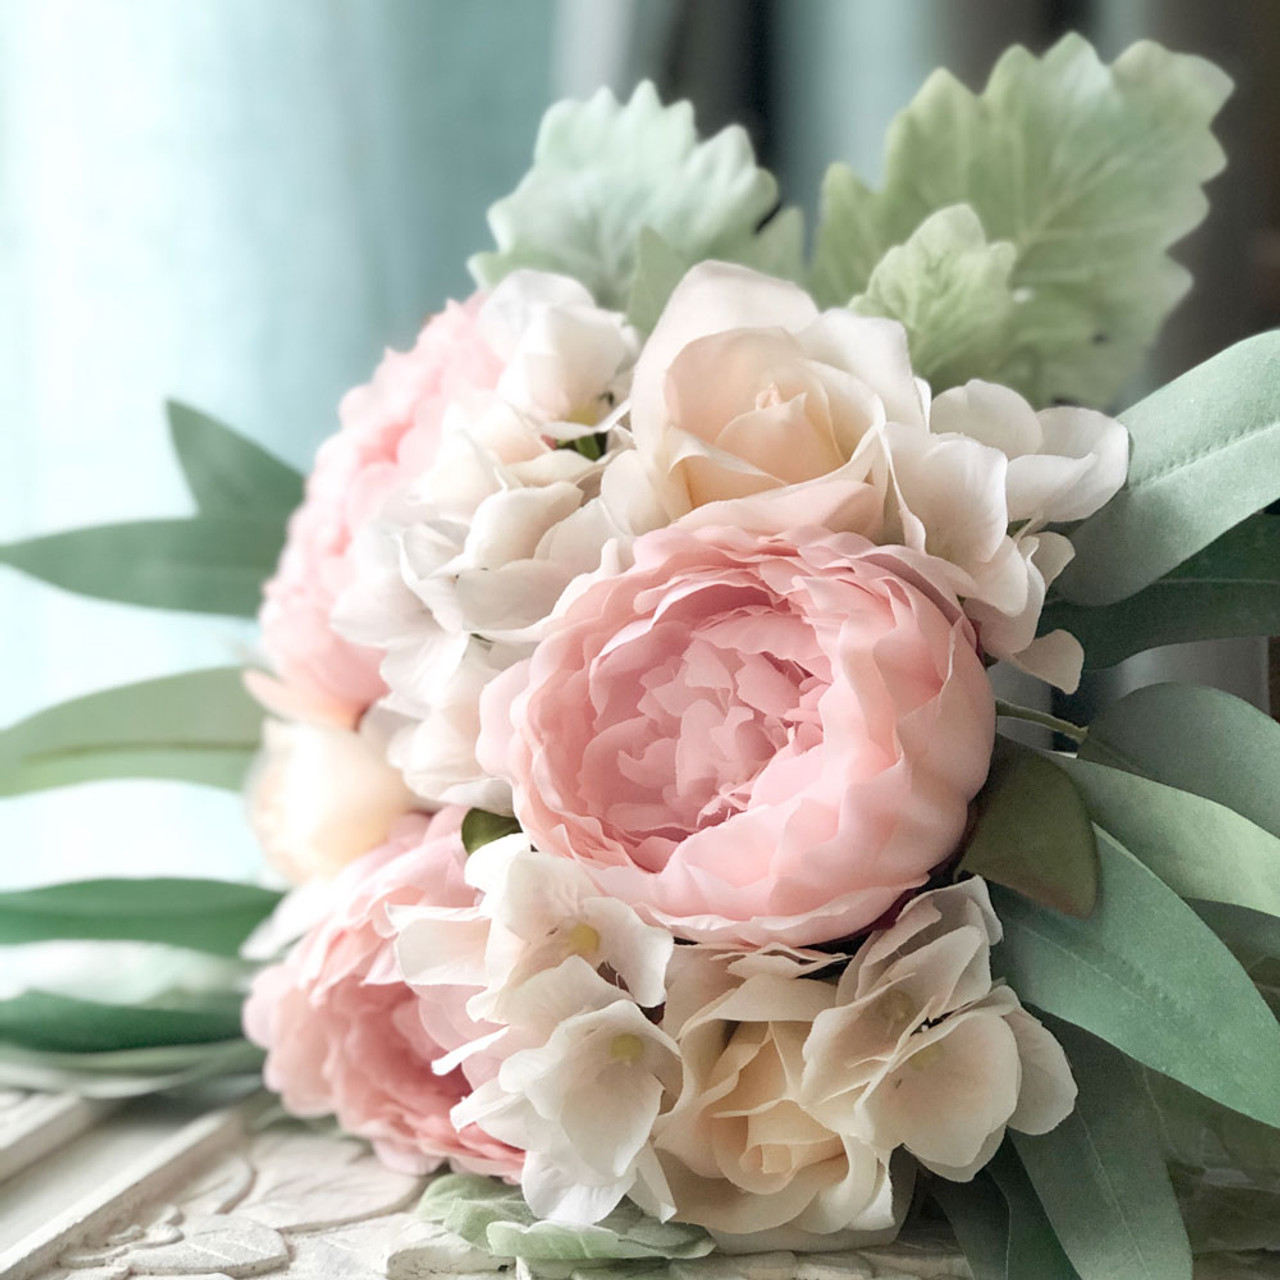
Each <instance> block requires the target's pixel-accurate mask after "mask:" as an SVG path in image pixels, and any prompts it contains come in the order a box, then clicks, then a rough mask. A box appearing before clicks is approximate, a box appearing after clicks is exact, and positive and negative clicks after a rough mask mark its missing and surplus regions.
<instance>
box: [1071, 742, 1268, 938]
mask: <svg viewBox="0 0 1280 1280" xmlns="http://www.w3.org/2000/svg"><path fill="white" fill-rule="evenodd" d="M1054 761H1055V763H1056V764H1057V767H1058V768H1059V769H1061V770H1063V771H1064V772H1065V773H1066V774H1067V775H1068V777H1070V778H1071V780H1072V782H1074V783H1075V785H1076V788H1077V790H1078V791H1079V793H1080V795H1081V796H1083V797H1084V803H1085V805H1086V807H1087V808H1088V811H1089V816H1090V817H1091V818H1092V819H1093V820H1094V822H1096V823H1097V824H1098V825H1099V826H1100V827H1104V828H1105V829H1106V830H1107V831H1109V832H1110V833H1111V834H1112V835H1113V836H1115V838H1116V839H1117V840H1119V841H1120V843H1121V844H1122V845H1124V847H1125V848H1126V849H1128V850H1129V851H1130V852H1131V853H1132V854H1134V855H1135V856H1136V857H1138V858H1141V859H1142V861H1143V862H1144V863H1145V864H1146V865H1147V866H1148V867H1150V868H1151V870H1152V871H1154V872H1155V873H1156V875H1158V876H1159V877H1160V879H1161V880H1163V881H1164V882H1165V884H1167V885H1168V886H1169V887H1170V888H1171V889H1173V890H1174V892H1176V893H1178V894H1179V895H1180V896H1182V897H1184V898H1207V899H1209V900H1211V901H1214V902H1228V903H1233V904H1235V905H1236V906H1240V907H1249V908H1251V909H1252V910H1255V911H1265V912H1269V913H1270V914H1271V915H1273V916H1280V838H1277V837H1276V836H1273V835H1272V834H1271V833H1270V832H1269V831H1264V830H1263V829H1262V828H1261V827H1259V826H1256V825H1255V824H1254V823H1252V822H1250V821H1249V819H1248V818H1244V817H1241V815H1240V814H1238V813H1236V812H1235V810H1233V809H1228V808H1227V807H1226V806H1225V805H1220V804H1217V803H1215V802H1214V801H1212V800H1206V799H1205V798H1204V797H1203V796H1197V795H1193V794H1192V793H1191V792H1189V791H1179V790H1178V789H1177V788H1176V787H1168V786H1165V785H1164V784H1163V783H1160V782H1153V781H1152V780H1151V779H1149V778H1144V777H1142V776H1141V775H1139V774H1135V773H1128V772H1126V771H1125V770H1123V769H1111V768H1107V767H1106V766H1105V765H1101V764H1092V763H1090V762H1089V761H1087V760H1073V759H1071V758H1070V757H1069V756H1055V757H1054ZM1275 927H1276V929H1277V932H1278V933H1280V920H1277V921H1276V922H1275Z"/></svg>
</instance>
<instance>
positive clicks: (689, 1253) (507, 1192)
mask: <svg viewBox="0 0 1280 1280" xmlns="http://www.w3.org/2000/svg"><path fill="white" fill-rule="evenodd" d="M418 1216H419V1217H420V1218H422V1219H424V1220H425V1221H427V1222H436V1223H439V1224H440V1225H442V1226H443V1227H445V1228H446V1229H447V1230H449V1231H451V1232H453V1233H454V1234H455V1235H458V1236H460V1237H461V1238H462V1239H464V1240H466V1241H467V1242H468V1243H469V1244H472V1245H475V1246H477V1247H479V1248H483V1249H485V1250H487V1251H488V1252H489V1253H490V1254H493V1255H495V1256H498V1257H513V1258H521V1259H524V1260H526V1261H529V1262H533V1263H535V1264H536V1263H570V1264H572V1263H575V1262H597V1261H608V1260H613V1259H627V1258H630V1259H647V1258H654V1259H659V1258H662V1259H667V1258H700V1257H704V1256H705V1255H706V1254H708V1253H710V1252H711V1251H712V1249H714V1248H715V1242H714V1241H713V1240H712V1239H711V1237H710V1236H709V1235H707V1233H706V1232H705V1231H703V1230H702V1228H701V1227H695V1226H691V1225H690V1224H688V1223H684V1222H665V1223H664V1222H658V1221H657V1220H656V1219H654V1218H650V1217H649V1216H648V1215H647V1214H645V1213H643V1212H641V1210H640V1209H638V1208H637V1207H636V1206H635V1205H633V1204H632V1203H631V1202H630V1201H624V1202H623V1203H622V1204H621V1205H619V1206H618V1208H616V1209H615V1210H614V1211H613V1212H612V1213H611V1214H609V1215H608V1217H606V1218H604V1219H602V1220H601V1221H600V1222H598V1223H596V1225H595V1226H586V1227H575V1226H572V1225H570V1224H567V1223H557V1222H542V1221H539V1220H538V1218H537V1217H536V1216H535V1215H534V1213H533V1211H532V1210H531V1209H530V1208H529V1206H528V1205H527V1204H526V1203H525V1201H524V1197H523V1196H522V1195H521V1194H520V1190H519V1188H518V1187H511V1186H508V1185H507V1184H505V1183H502V1182H499V1181H498V1180H497V1179H496V1178H485V1177H481V1176H479V1175H477V1174H449V1175H446V1176H444V1177H442V1178H437V1179H435V1181H433V1182H432V1183H431V1185H430V1186H429V1187H428V1188H427V1189H426V1191H425V1192H424V1194H423V1197H422V1200H421V1201H420V1202H419V1205H418Z"/></svg>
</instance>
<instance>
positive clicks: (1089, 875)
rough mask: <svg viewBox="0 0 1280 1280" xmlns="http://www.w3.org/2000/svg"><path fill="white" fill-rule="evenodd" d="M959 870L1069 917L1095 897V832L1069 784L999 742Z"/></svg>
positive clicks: (1029, 753) (1036, 759)
mask: <svg viewBox="0 0 1280 1280" xmlns="http://www.w3.org/2000/svg"><path fill="white" fill-rule="evenodd" d="M975 808H976V819H975V821H974V825H973V829H972V832H971V834H970V836H969V839H968V842H967V844H966V846H965V851H964V856H963V858H961V860H960V865H959V867H958V868H957V870H959V871H967V872H969V873H970V874H971V875H977V876H982V877H984V878H985V879H987V880H989V881H991V882H993V883H995V884H1002V885H1004V886H1006V888H1009V889H1013V890H1015V891H1016V892H1018V893H1020V894H1023V895H1024V896H1025V897H1028V898H1030V899H1032V900H1033V901H1035V902H1040V903H1043V904H1044V905H1046V906H1049V907H1053V908H1055V909H1056V910H1058V911H1065V912H1067V913H1068V914H1070V915H1075V916H1087V915H1088V914H1089V913H1090V912H1091V911H1092V910H1093V907H1094V903H1095V902H1096V900H1097V896H1098V851H1097V848H1096V842H1095V840H1094V834H1093V826H1092V824H1091V823H1090V821H1089V815H1088V813H1087V812H1086V811H1085V807H1084V801H1083V800H1081V798H1080V796H1079V794H1078V793H1077V791H1076V789H1075V787H1074V786H1073V785H1072V782H1071V779H1070V778H1069V777H1067V775H1066V774H1065V773H1063V771H1062V770H1061V769H1059V768H1058V767H1057V765H1056V764H1053V763H1051V762H1050V761H1049V760H1048V759H1046V758H1045V757H1044V756H1042V755H1041V754H1040V753H1039V752H1037V751H1034V750H1032V749H1031V748H1030V747H1024V746H1022V745H1021V744H1020V743H1017V742H1013V741H1012V740H1010V739H1009V738H1004V737H997V738H996V744H995V751H994V753H993V755H992V757H991V772H990V773H989V774H988V776H987V781H986V783H985V785H984V786H983V788H982V790H981V791H980V792H979V793H978V796H977V799H976V801H975Z"/></svg>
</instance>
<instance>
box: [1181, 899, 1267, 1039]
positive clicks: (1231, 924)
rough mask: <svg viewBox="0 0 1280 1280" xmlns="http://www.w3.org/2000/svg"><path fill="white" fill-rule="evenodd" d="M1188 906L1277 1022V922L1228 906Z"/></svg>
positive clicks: (1192, 901) (1196, 902) (1194, 901)
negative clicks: (1218, 940)
mask: <svg viewBox="0 0 1280 1280" xmlns="http://www.w3.org/2000/svg"><path fill="white" fill-rule="evenodd" d="M1188 905H1189V906H1190V907H1191V909H1192V910H1193V911H1194V912H1195V913H1196V915H1198V916H1199V917H1200V919H1201V920H1203V921H1204V922H1205V924H1207V925H1208V926H1209V928H1210V929H1212V930H1213V931H1214V933H1216V934H1217V935H1218V937H1219V938H1221V939H1222V941H1223V942H1224V943H1225V944H1226V946H1227V949H1228V950H1229V951H1230V952H1231V954H1232V955H1233V956H1235V958H1236V959H1237V960H1238V961H1239V962H1240V966H1241V968H1242V969H1244V971H1245V973H1247V974H1248V975H1249V977H1250V978H1252V979H1253V985H1254V986H1255V987H1257V988H1258V991H1259V993H1260V994H1261V996H1262V998H1263V999H1264V1000H1265V1001H1266V1002H1267V1004H1268V1005H1270V1006H1271V1011H1272V1012H1273V1013H1274V1014H1275V1015H1276V1017H1278V1018H1280V920H1277V919H1276V917H1275V916H1273V915H1269V914H1267V913H1265V912H1262V911H1252V910H1250V909H1249V908H1248V907H1239V906H1235V905H1233V904H1231V903H1228V902H1211V901H1206V900H1204V899H1196V898H1192V899H1189V900H1188Z"/></svg>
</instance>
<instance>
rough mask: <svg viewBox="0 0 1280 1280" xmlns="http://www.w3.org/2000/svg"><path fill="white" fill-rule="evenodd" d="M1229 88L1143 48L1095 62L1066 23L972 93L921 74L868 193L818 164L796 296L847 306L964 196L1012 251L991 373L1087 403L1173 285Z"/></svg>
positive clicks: (1141, 345)
mask: <svg viewBox="0 0 1280 1280" xmlns="http://www.w3.org/2000/svg"><path fill="white" fill-rule="evenodd" d="M1229 89H1230V82H1229V80H1228V79H1227V77H1226V76H1225V75H1224V74H1223V73H1222V72H1221V71H1219V70H1218V69H1217V68H1216V67H1214V66H1213V65H1212V64H1210V63H1208V62H1206V61H1204V60H1203V59H1200V58H1196V57H1189V56H1186V55H1181V54H1174V53H1170V52H1169V51H1167V50H1165V49H1163V48H1161V47H1160V46H1159V45H1156V44H1152V43H1150V42H1142V43H1139V44H1136V45H1134V46H1133V47H1132V48H1130V49H1129V50H1128V51H1127V52H1126V53H1124V54H1123V55H1122V56H1121V57H1120V58H1119V59H1118V60H1117V61H1116V62H1115V63H1114V64H1113V65H1112V66H1111V67H1110V68H1108V67H1106V66H1105V65H1103V64H1102V63H1101V62H1100V61H1099V59H1098V57H1097V55H1096V53H1095V52H1094V50H1093V49H1092V47H1091V46H1090V45H1089V44H1088V42H1087V41H1085V40H1083V39H1081V38H1080V37H1079V36H1074V35H1073V36H1068V37H1066V38H1065V39H1063V40H1062V41H1060V42H1059V43H1058V44H1057V45H1055V46H1054V48H1053V49H1051V50H1050V51H1049V52H1048V53H1047V54H1046V55H1045V56H1044V57H1043V58H1036V57H1034V56H1033V55H1032V54H1030V53H1029V52H1028V51H1027V50H1026V49H1023V48H1014V49H1011V50H1010V51H1009V52H1008V53H1006V54H1005V55H1004V57H1002V58H1001V59H1000V61H999V63H998V64H997V65H996V67H995V70H994V71H993V72H992V74H991V78H990V80H989V82H988V84H987V87H986V89H985V90H984V91H983V93H982V94H981V95H977V94H974V93H972V92H971V91H970V90H968V89H966V88H965V87H964V86H963V85H962V84H960V82H959V81H958V80H956V79H955V78H954V77H953V76H951V75H950V74H948V73H947V72H945V71H938V72H935V73H934V74H933V75H932V76H931V77H930V78H929V80H928V81H927V82H926V83H925V85H924V87H923V88H922V89H921V91H920V93H919V94H918V95H917V96H916V98H915V100H914V101H913V102H912V103H911V104H910V105H909V106H908V107H907V108H906V110H904V111H903V112H902V113H901V114H900V115H899V116H898V117H897V119H896V120H895V121H894V122H893V125H892V126H891V128H890V131H889V136H888V141H887V149H886V160H885V180H884V185H883V188H882V189H881V190H880V191H878V192H873V191H872V190H870V189H869V188H868V187H867V186H865V185H864V184H863V183H861V182H860V181H859V180H858V179H857V178H856V177H855V176H854V175H853V174H852V173H850V172H849V171H848V170H847V169H846V168H844V167H843V166H839V165H837V166H834V167H833V168H832V170H831V171H830V172H829V173H828V175H827V179H826V182H825V184H824V188H823V198H822V221H821V226H820V228H819V231H818V240H817V246H816V250H815V255H814V263H813V276H812V286H813V289H814V292H815V294H816V296H817V297H818V299H819V301H821V302H823V303H825V304H829V305H838V304H841V303H847V302H848V301H849V299H850V298H852V297H854V296H855V295H857V294H859V293H861V292H863V291H864V290H868V288H869V282H870V280H871V278H872V274H873V271H874V270H875V268H876V265H877V264H878V263H879V262H880V260H881V258H882V257H883V256H884V254H885V253H887V252H888V251H889V250H890V249H892V248H893V247H894V246H895V245H900V244H903V243H904V242H905V241H907V240H908V238H909V237H910V236H911V235H912V234H913V233H914V232H915V231H916V229H917V228H918V227H920V224H921V223H922V222H923V221H924V220H925V219H926V218H927V217H928V216H929V215H930V214H932V213H935V212H936V211H938V210H942V209H946V208H947V207H949V206H951V205H956V204H968V205H970V206H971V207H972V208H973V209H974V211H975V212H976V214H977V216H978V218H979V219H980V221H981V225H982V228H983V230H984V231H985V234H986V237H987V239H988V240H990V241H991V242H992V245H993V246H994V245H995V244H996V243H998V242H1002V241H1007V242H1008V243H1010V244H1012V245H1013V247H1014V249H1015V251H1016V255H1017V258H1016V263H1015V265H1014V267H1013V270H1012V274H1011V283H1012V285H1013V286H1014V289H1015V290H1016V294H1015V296H1016V299H1017V309H1016V312H1015V315H1014V328H1013V341H1012V342H1011V344H1010V346H1009V348H1008V350H1007V353H1006V358H1005V360H1004V361H1003V362H1002V364H1001V366H1000V367H999V369H998V370H996V371H995V376H996V379H997V380H998V381H1002V382H1006V383H1008V384H1010V385H1012V386H1015V387H1017V388H1018V389H1019V390H1021V391H1023V392H1024V394H1026V395H1028V396H1029V397H1030V398H1031V399H1032V400H1033V401H1034V402H1035V403H1037V404H1048V403H1051V402H1053V401H1055V400H1071V401H1078V402H1082V403H1089V404H1105V403H1107V402H1109V401H1110V400H1111V398H1112V397H1113V396H1114V395H1115V394H1116V392H1117V391H1118V390H1119V389H1120V388H1121V387H1122V386H1123V384H1124V382H1125V381H1126V380H1127V379H1128V378H1129V377H1130V376H1131V375H1132V374H1133V373H1134V371H1135V369H1136V368H1137V365H1138V363H1139V361H1140V359H1141V357H1142V354H1143V352H1144V351H1145V350H1146V348H1147V347H1148V346H1149V345H1150V343H1151V341H1152V339H1153V338H1154V336H1155V334H1156V331H1157V330H1158V328H1159V326H1160V324H1161V322H1162V321H1163V319H1164V317H1165V316H1166V315H1167V314H1168V312H1169V310H1170V309H1171V308H1172V307H1173V305H1174V304H1175V303H1176V302H1177V301H1178V299H1179V298H1181V296H1182V295H1183V294H1184V293H1185V292H1186V289H1187V287H1188V284H1189V277H1188V275H1187V273H1186V272H1185V271H1184V270H1183V269H1182V268H1181V267H1179V266H1178V265H1177V264H1176V263H1174V262H1173V261H1172V260H1171V259H1170V258H1169V257H1168V256H1167V254H1166V252H1165V250H1166V249H1167V248H1168V247H1169V246H1170V245H1171V244H1173V243H1174V242H1175V241H1177V240H1178V239H1180V238H1181V237H1182V236H1184V235H1185V234H1186V233H1187V232H1188V231H1190V230H1191V229H1192V228H1193V227H1195V226H1196V224H1197V223H1199V222H1200V220H1201V219H1202V218H1203V217H1204V214H1205V210H1206V207H1207V205H1206V201H1205V198H1204V195H1203V193H1202V191H1201V189H1200V188H1201V185H1202V184H1203V183H1204V182H1206V181H1207V180H1208V179H1209V178H1211V177H1213V175H1214V174H1215V173H1217V172H1218V171H1219V170H1220V169H1221V167H1222V164H1223V155H1222V151H1221V148H1220V147H1219V146H1218V144H1217V142H1216V141H1215V139H1214V138H1213V135H1212V133H1211V132H1210V130H1209V124H1210V122H1211V121H1212V119H1213V117H1214V115H1215V114H1216V113H1217V111H1218V108H1219V107H1220V106H1221V104H1222V102H1223V100H1224V99H1225V97H1226V95H1227V93H1228V92H1229ZM921 283H924V281H922V282H921ZM947 321H948V324H950V323H953V319H952V318H951V317H947ZM918 340H919V339H918ZM953 376H954V375H953Z"/></svg>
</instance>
